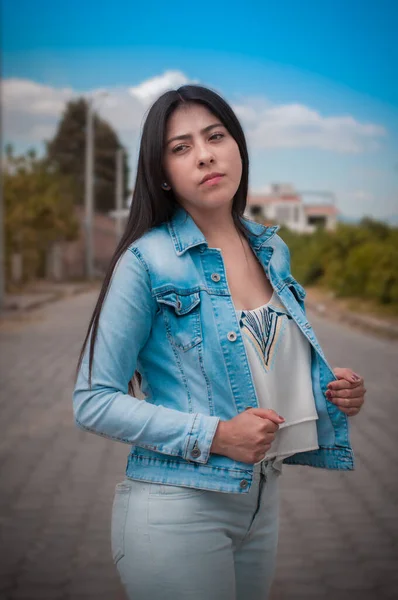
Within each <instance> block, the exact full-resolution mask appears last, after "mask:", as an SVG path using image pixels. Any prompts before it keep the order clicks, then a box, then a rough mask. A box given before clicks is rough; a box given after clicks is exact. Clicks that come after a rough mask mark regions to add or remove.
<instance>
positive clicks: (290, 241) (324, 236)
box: [279, 217, 398, 309]
mask: <svg viewBox="0 0 398 600" xmlns="http://www.w3.org/2000/svg"><path fill="white" fill-rule="evenodd" d="M279 235H280V236H281V237H282V238H283V239H284V241H285V242H286V243H287V245H288V246H289V249H290V253H291V260H292V273H293V274H294V276H295V277H296V278H297V279H298V280H299V281H300V283H302V284H303V285H304V286H305V285H322V286H323V287H327V288H329V289H330V290H333V291H334V292H335V294H336V295H337V296H341V297H359V298H364V299H370V300H374V301H376V302H378V303H380V304H389V305H394V306H395V305H396V306H397V309H398V228H396V227H390V226H389V225H387V224H386V223H381V222H379V221H376V220H374V219H370V218H369V217H365V218H364V219H362V221H361V222H360V223H359V224H358V225H348V224H344V223H339V224H338V225H337V227H336V229H335V231H326V230H325V229H318V230H317V231H315V232H314V233H313V234H297V233H294V232H292V231H289V230H288V229H286V228H285V227H281V229H280V230H279Z"/></svg>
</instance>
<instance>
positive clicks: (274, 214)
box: [245, 184, 338, 233]
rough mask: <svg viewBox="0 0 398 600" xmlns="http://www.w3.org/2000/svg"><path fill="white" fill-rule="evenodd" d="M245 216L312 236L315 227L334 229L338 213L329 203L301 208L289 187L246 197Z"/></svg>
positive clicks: (274, 188)
mask: <svg viewBox="0 0 398 600" xmlns="http://www.w3.org/2000/svg"><path fill="white" fill-rule="evenodd" d="M316 195H318V196H320V195H322V194H321V193H319V194H316ZM323 195H325V194H323ZM327 195H328V196H329V194H327ZM245 215H247V216H248V217H250V218H252V219H258V220H261V221H265V223H268V222H269V223H275V224H277V225H285V226H286V227H288V228H289V229H291V230H292V231H296V232H298V233H312V232H313V231H315V229H316V228H317V227H318V226H321V227H325V229H328V230H333V229H335V227H336V222H337V215H338V210H337V208H336V206H335V205H334V204H333V203H332V202H329V203H321V204H304V202H303V200H302V197H301V195H300V194H299V193H298V192H297V191H295V190H294V188H293V186H291V185H290V184H272V185H271V186H270V190H269V192H267V193H265V194H261V195H254V194H249V196H248V198H247V205H246V211H245Z"/></svg>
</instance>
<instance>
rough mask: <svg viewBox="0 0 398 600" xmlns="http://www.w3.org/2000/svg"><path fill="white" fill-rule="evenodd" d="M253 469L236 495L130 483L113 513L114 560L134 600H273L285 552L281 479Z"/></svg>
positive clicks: (266, 466) (121, 486) (119, 490)
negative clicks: (280, 550) (281, 546)
mask: <svg viewBox="0 0 398 600" xmlns="http://www.w3.org/2000/svg"><path fill="white" fill-rule="evenodd" d="M272 463H273V461H272V460H270V461H267V462H264V463H262V464H261V465H260V464H259V465H255V466H254V475H253V481H252V485H251V488H250V490H249V492H247V493H243V494H232V493H223V492H215V491H207V490H200V489H193V488H187V487H180V486H170V485H162V484H157V483H147V482H141V481H136V480H132V479H125V480H124V481H123V482H122V483H118V484H117V486H116V490H115V497H114V502H113V509H112V555H113V560H114V562H115V564H116V565H117V569H118V572H119V575H120V578H121V581H122V584H123V586H124V588H125V590H126V593H127V596H128V598H130V599H134V600H148V599H149V598H150V599H151V600H266V599H267V597H268V593H269V590H270V587H271V583H272V578H273V574H274V570H275V561H276V553H277V545H278V521H279V481H278V480H279V477H280V472H279V471H277V470H276V469H274V468H273V466H272Z"/></svg>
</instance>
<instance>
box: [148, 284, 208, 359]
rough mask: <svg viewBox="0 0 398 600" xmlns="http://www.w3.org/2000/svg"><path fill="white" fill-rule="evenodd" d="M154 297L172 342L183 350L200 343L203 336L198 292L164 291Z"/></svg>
mask: <svg viewBox="0 0 398 600" xmlns="http://www.w3.org/2000/svg"><path fill="white" fill-rule="evenodd" d="M156 299H157V302H158V306H159V310H161V312H162V314H163V318H164V321H165V325H166V329H167V334H168V336H169V338H170V340H171V342H172V344H174V345H175V346H177V347H178V348H181V350H183V351H184V352H186V351H187V350H189V349H190V348H193V346H196V345H197V344H200V342H201V341H202V339H203V338H202V327H201V323H200V295H199V292H194V293H191V294H181V293H177V292H165V293H164V294H162V295H160V296H157V298H156Z"/></svg>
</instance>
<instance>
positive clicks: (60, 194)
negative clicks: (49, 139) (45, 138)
mask: <svg viewBox="0 0 398 600" xmlns="http://www.w3.org/2000/svg"><path fill="white" fill-rule="evenodd" d="M3 181H4V184H3V185H4V203H5V211H4V213H5V250H6V252H5V253H6V270H7V272H9V268H10V259H11V256H12V254H14V253H18V254H22V262H23V272H24V273H23V275H24V279H25V280H27V279H32V278H35V277H37V276H40V275H43V270H44V263H45V256H46V252H47V250H48V249H49V247H50V245H51V244H52V243H53V242H58V241H62V240H73V239H75V238H77V236H78V231H79V226H78V223H77V220H76V217H75V214H74V205H73V193H72V186H71V184H70V180H68V179H67V178H66V177H65V176H63V175H61V174H60V173H58V172H57V171H56V170H54V168H53V167H51V166H50V165H49V163H48V162H47V161H46V160H45V159H38V158H37V157H36V154H35V152H34V151H33V150H31V151H29V152H27V153H26V154H25V155H20V156H15V155H14V153H13V150H12V147H11V146H8V147H7V149H6V160H5V169H4V176H3Z"/></svg>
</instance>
